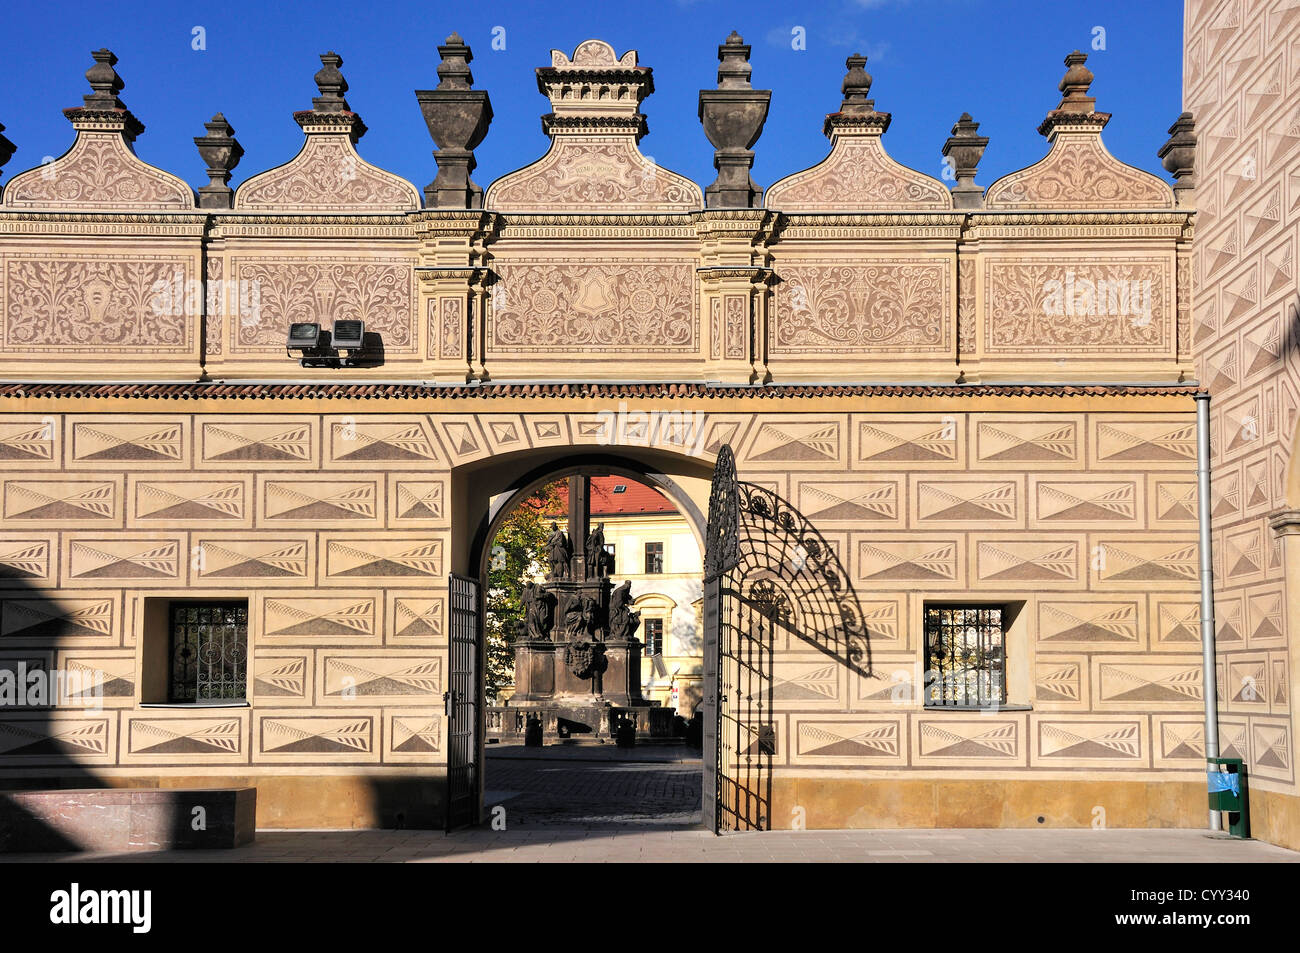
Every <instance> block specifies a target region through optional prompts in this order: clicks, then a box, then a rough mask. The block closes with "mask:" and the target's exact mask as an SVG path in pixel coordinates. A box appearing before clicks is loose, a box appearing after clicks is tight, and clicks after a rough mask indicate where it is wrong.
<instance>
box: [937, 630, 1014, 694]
mask: <svg viewBox="0 0 1300 953" xmlns="http://www.w3.org/2000/svg"><path fill="white" fill-rule="evenodd" d="M1002 610H1003V607H1002V606H971V605H966V606H957V605H954V606H932V605H927V606H926V607H925V646H926V673H925V704H926V705H927V706H929V707H936V708H942V707H944V706H953V707H967V706H971V707H977V706H985V705H1000V704H1002V703H1004V702H1005V701H1006V700H1007V682H1006V665H1005V662H1006V659H1005V642H1004V638H1003V635H1004V633H1003V611H1002Z"/></svg>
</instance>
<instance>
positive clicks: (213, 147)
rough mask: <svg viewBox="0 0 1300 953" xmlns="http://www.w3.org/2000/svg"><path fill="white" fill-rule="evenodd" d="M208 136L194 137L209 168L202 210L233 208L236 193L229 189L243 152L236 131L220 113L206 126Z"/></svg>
mask: <svg viewBox="0 0 1300 953" xmlns="http://www.w3.org/2000/svg"><path fill="white" fill-rule="evenodd" d="M203 126H204V128H205V129H207V130H208V133H207V135H205V136H195V137H194V145H195V146H197V147H198V150H199V157H200V158H201V159H203V161H204V162H206V163H207V165H208V184H207V185H205V186H203V187H202V188H200V189H199V208H233V207H234V204H235V191H234V189H232V188H231V187H230V184H229V183H230V173H231V171H232V170H233V169H234V168H235V166H237V165H239V160H240V159H241V158H242V157H243V155H244V148H243V146H241V145H240V144H239V143H238V142H237V141H236V140H235V130H234V129H233V128H232V127H231V125H230V123H228V122H226V117H225V116H223V115H222V114H221V113H217V114H216V115H215V116H213V117H212V121H211V122H205V123H204V124H203Z"/></svg>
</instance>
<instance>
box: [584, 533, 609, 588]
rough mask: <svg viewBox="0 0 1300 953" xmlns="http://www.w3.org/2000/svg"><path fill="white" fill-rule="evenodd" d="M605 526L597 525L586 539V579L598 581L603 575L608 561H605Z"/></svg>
mask: <svg viewBox="0 0 1300 953" xmlns="http://www.w3.org/2000/svg"><path fill="white" fill-rule="evenodd" d="M606 555H607V554H606V552H605V524H604V523H597V524H596V526H595V528H593V529H592V531H591V535H589V536H588V537H587V553H586V556H587V578H588V579H599V578H600V577H601V576H603V575H605V569H606V566H607V565H608V561H607V560H606V559H605V556H606Z"/></svg>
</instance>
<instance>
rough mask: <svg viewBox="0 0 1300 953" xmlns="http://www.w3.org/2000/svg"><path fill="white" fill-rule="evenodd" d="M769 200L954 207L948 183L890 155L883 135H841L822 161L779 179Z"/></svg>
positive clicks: (840, 207) (822, 205) (853, 208)
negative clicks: (883, 140)
mask: <svg viewBox="0 0 1300 953" xmlns="http://www.w3.org/2000/svg"><path fill="white" fill-rule="evenodd" d="M764 204H765V205H766V206H767V207H768V208H775V209H780V210H781V211H783V212H877V211H883V210H887V209H904V208H906V209H932V210H935V211H944V210H947V209H951V208H952V198H951V196H950V195H949V193H948V190H947V189H946V188H944V187H943V183H941V182H938V181H937V180H935V179H932V178H930V177H929V176H927V175H922V174H921V173H920V172H916V171H914V170H912V169H909V168H907V167H906V166H902V165H899V164H898V163H897V162H895V161H894V160H893V159H891V158H890V157H889V156H888V155H887V154H886V153H885V150H884V147H883V146H882V145H881V142H880V138H879V137H878V136H854V137H841V138H839V139H837V140H836V142H835V146H834V148H833V149H832V151H831V154H830V155H829V156H827V158H826V159H825V160H824V161H823V162H822V163H821V164H820V165H816V166H813V167H812V168H811V169H808V170H806V171H804V172H799V173H796V174H795V175H792V176H790V177H788V178H785V179H782V180H781V181H780V182H777V183H776V184H774V185H773V186H772V187H771V188H770V189H769V190H768V193H767V198H766V200H765V202H764Z"/></svg>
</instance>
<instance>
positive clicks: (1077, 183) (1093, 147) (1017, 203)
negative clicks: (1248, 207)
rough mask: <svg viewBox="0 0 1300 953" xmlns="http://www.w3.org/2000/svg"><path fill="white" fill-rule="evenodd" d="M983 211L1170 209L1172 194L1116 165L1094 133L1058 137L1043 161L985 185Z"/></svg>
mask: <svg viewBox="0 0 1300 953" xmlns="http://www.w3.org/2000/svg"><path fill="white" fill-rule="evenodd" d="M984 205H985V207H986V208H1025V209H1039V208H1066V209H1087V208H1102V209H1130V208H1173V205H1174V197H1173V190H1171V189H1170V188H1169V186H1167V185H1165V184H1164V182H1162V181H1160V179H1157V178H1156V177H1155V176H1154V175H1151V174H1149V173H1147V172H1143V171H1141V170H1140V169H1135V168H1133V167H1132V166H1127V165H1125V164H1124V163H1122V162H1120V161H1119V160H1118V159H1116V158H1115V157H1114V156H1112V155H1111V154H1110V153H1109V152H1107V151H1106V147H1105V146H1104V145H1102V142H1101V138H1100V137H1099V136H1097V135H1095V134H1093V133H1083V134H1074V135H1071V134H1066V135H1062V136H1060V138H1059V139H1058V140H1057V142H1056V143H1055V145H1054V146H1053V147H1052V151H1051V152H1049V153H1048V154H1047V157H1046V158H1045V159H1042V160H1041V161H1039V162H1037V163H1035V164H1034V165H1032V166H1030V167H1029V168H1027V169H1021V170H1020V171H1019V172H1013V173H1011V174H1010V175H1007V176H1004V177H1003V178H1001V179H998V180H997V181H996V182H994V183H993V184H992V185H990V186H989V189H988V193H987V194H986V196H985V198H984Z"/></svg>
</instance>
